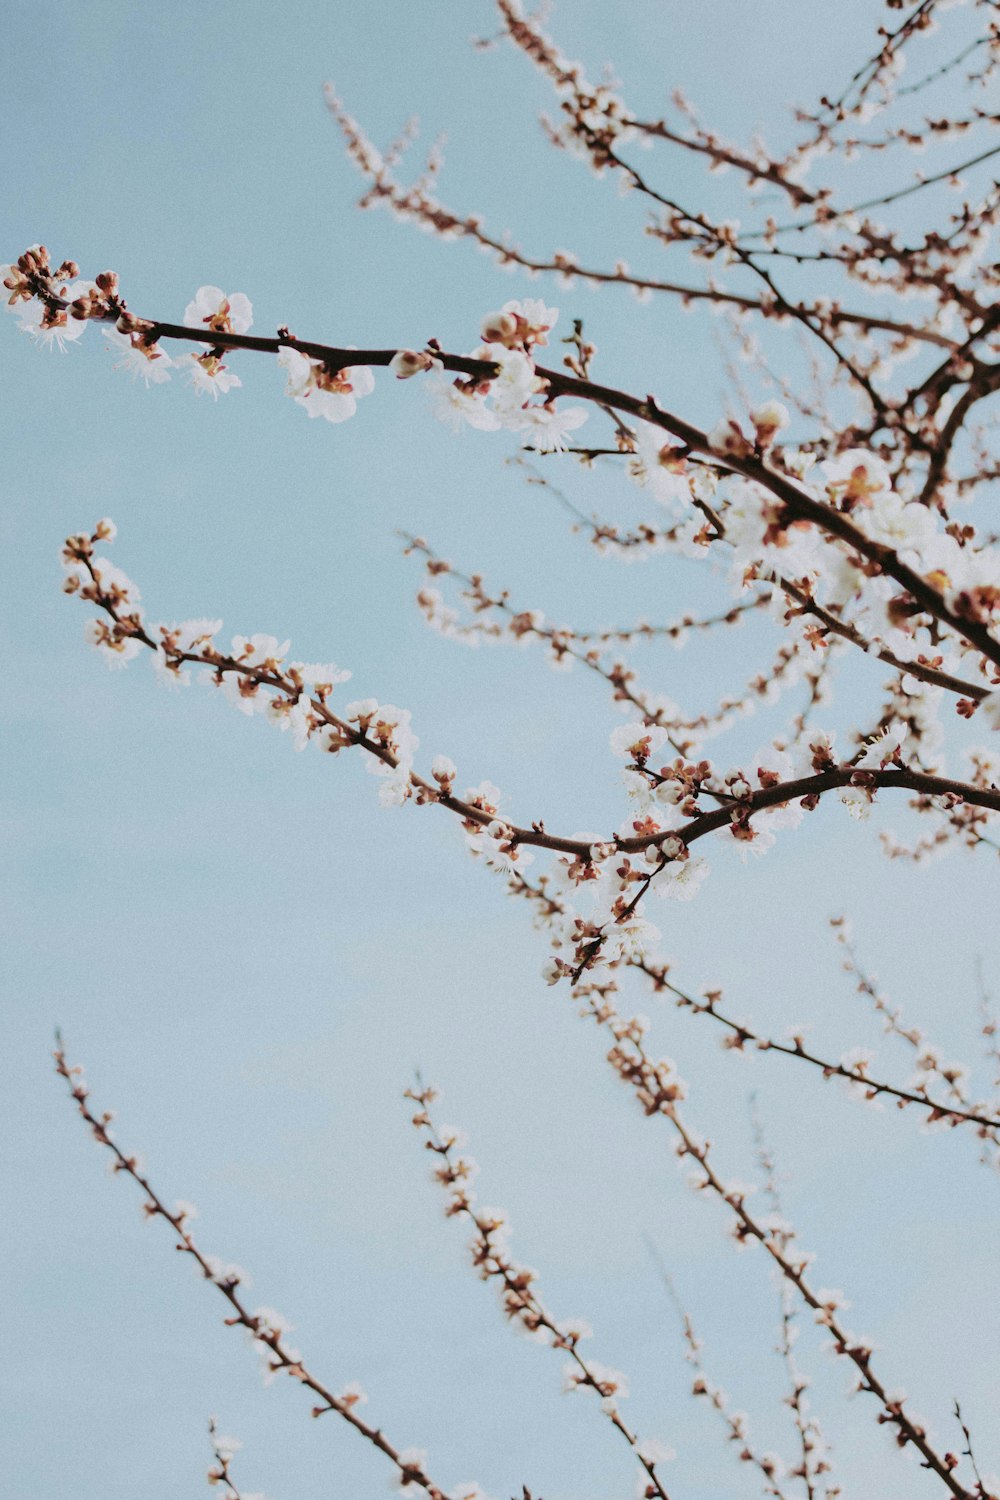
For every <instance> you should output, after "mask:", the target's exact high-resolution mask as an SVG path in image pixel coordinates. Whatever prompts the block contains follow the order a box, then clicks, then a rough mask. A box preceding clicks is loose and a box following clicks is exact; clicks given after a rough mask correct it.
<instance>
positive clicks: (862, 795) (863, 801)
mask: <svg viewBox="0 0 1000 1500" xmlns="http://www.w3.org/2000/svg"><path fill="white" fill-rule="evenodd" d="M840 800H841V802H842V803H843V804H844V806H845V807H846V808H847V811H848V812H849V813H850V815H851V817H852V818H857V819H858V821H859V822H864V820H865V819H866V818H868V817H870V816H871V810H872V801H871V798H870V797H869V795H868V793H867V792H866V791H865V789H864V787H860V786H845V787H844V790H843V791H842V792H841V794H840Z"/></svg>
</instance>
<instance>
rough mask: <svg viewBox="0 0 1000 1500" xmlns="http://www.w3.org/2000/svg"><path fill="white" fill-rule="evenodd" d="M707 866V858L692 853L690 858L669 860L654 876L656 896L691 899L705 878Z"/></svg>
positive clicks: (678, 899)
mask: <svg viewBox="0 0 1000 1500" xmlns="http://www.w3.org/2000/svg"><path fill="white" fill-rule="evenodd" d="M709 868H710V867H709V863H708V860H707V859H702V858H701V856H700V855H694V856H692V857H691V858H690V859H677V860H671V861H670V863H669V864H666V865H664V867H663V869H662V870H661V871H660V873H659V874H658V875H657V876H655V878H654V880H653V891H654V893H655V894H656V895H657V896H664V897H669V898H670V900H672V901H691V900H693V898H694V897H695V896H697V894H698V891H699V888H700V887H701V884H702V882H703V881H704V880H705V879H706V878H707V876H708V872H709Z"/></svg>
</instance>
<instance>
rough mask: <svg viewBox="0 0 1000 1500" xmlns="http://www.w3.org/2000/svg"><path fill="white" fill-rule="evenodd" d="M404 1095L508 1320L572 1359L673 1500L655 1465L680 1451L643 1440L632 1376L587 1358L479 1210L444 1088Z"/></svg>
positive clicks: (573, 1370) (576, 1325)
mask: <svg viewBox="0 0 1000 1500" xmlns="http://www.w3.org/2000/svg"><path fill="white" fill-rule="evenodd" d="M405 1097H406V1098H407V1099H412V1100H413V1102H414V1103H415V1104H416V1106H417V1112H416V1114H415V1115H414V1116H413V1124H414V1125H415V1126H416V1128H417V1129H418V1130H420V1131H422V1132H424V1134H425V1136H426V1139H425V1141H424V1145H425V1146H426V1148H427V1150H428V1151H431V1152H433V1153H434V1155H435V1156H437V1157H438V1159H439V1165H438V1166H437V1167H436V1168H435V1170H434V1177H435V1179H436V1181H437V1182H439V1183H440V1185H441V1186H442V1187H443V1188H444V1190H445V1192H446V1194H447V1196H448V1206H447V1208H446V1209H445V1213H446V1214H447V1215H448V1217H449V1218H456V1217H459V1218H465V1219H467V1220H468V1221H469V1223H470V1224H471V1225H472V1227H473V1230H474V1235H473V1239H472V1243H471V1245H470V1247H469V1248H470V1253H471V1255H472V1263H473V1265H474V1266H475V1267H476V1269H477V1270H478V1271H479V1274H480V1276H481V1277H482V1279H483V1280H484V1281H491V1280H495V1281H496V1282H497V1283H498V1286H499V1291H500V1297H501V1305H502V1307H503V1311H504V1315H505V1316H506V1317H507V1318H509V1319H510V1320H511V1321H512V1322H514V1323H515V1324H516V1325H517V1326H518V1327H519V1328H520V1329H521V1330H522V1331H523V1332H525V1333H527V1334H528V1335H529V1336H532V1335H534V1336H537V1337H539V1339H544V1340H545V1341H546V1342H547V1343H548V1344H549V1346H550V1347H551V1348H553V1349H561V1350H563V1351H565V1353H567V1354H568V1355H569V1364H568V1365H567V1367H566V1389H567V1390H569V1391H572V1390H591V1391H593V1392H594V1394H595V1395H596V1396H597V1397H598V1399H599V1401H600V1403H601V1411H602V1412H603V1414H604V1415H605V1416H606V1417H607V1418H608V1420H609V1421H610V1422H611V1425H612V1426H613V1427H614V1428H615V1430H616V1431H617V1432H619V1433H621V1435H622V1437H623V1438H624V1439H625V1441H626V1442H627V1443H628V1445H629V1447H630V1448H631V1449H632V1451H633V1453H634V1454H635V1457H636V1458H637V1459H638V1462H639V1465H640V1467H641V1468H642V1470H643V1472H644V1473H645V1475H646V1480H647V1482H646V1484H645V1485H644V1488H643V1491H642V1500H670V1497H669V1495H668V1494H667V1491H666V1489H665V1487H664V1485H663V1482H662V1480H661V1479H660V1477H659V1476H658V1474H657V1472H656V1468H657V1464H659V1463H661V1462H663V1461H664V1460H666V1459H668V1458H672V1457H673V1456H674V1455H673V1451H672V1450H671V1449H668V1448H666V1447H665V1446H664V1444H662V1443H660V1442H659V1441H658V1440H656V1439H647V1440H645V1441H640V1440H639V1438H638V1436H637V1435H636V1433H635V1432H633V1431H632V1430H631V1428H629V1426H628V1425H627V1423H626V1422H625V1420H624V1418H623V1417H622V1415H621V1412H620V1411H619V1408H618V1402H619V1401H620V1400H621V1399H622V1398H623V1397H625V1396H627V1395H628V1382H627V1381H626V1379H625V1377H624V1376H623V1375H621V1374H620V1373H619V1372H618V1371H617V1370H609V1369H607V1368H606V1367H605V1366H604V1365H600V1364H598V1363H597V1362H596V1360H588V1359H586V1358H585V1357H584V1356H583V1355H582V1354H581V1353H580V1349H579V1344H580V1340H581V1339H583V1338H587V1337H589V1334H590V1329H589V1327H588V1326H587V1325H586V1324H585V1323H583V1322H581V1321H580V1320H579V1319H569V1320H566V1319H564V1320H563V1321H562V1322H558V1323H557V1322H556V1321H555V1319H554V1318H553V1317H552V1315H551V1313H549V1312H548V1310H547V1309H546V1307H545V1306H544V1304H543V1303H542V1301H541V1299H540V1298H539V1296H538V1293H537V1292H536V1291H535V1290H534V1283H535V1280H536V1276H535V1273H534V1271H531V1270H529V1268H528V1267H527V1266H521V1265H518V1264H516V1263H515V1262H514V1261H513V1260H511V1258H510V1256H509V1254H508V1252H507V1248H506V1239H507V1221H506V1217H505V1215H504V1214H503V1213H502V1212H500V1211H499V1210H497V1209H491V1208H477V1207H476V1197H475V1194H474V1192H473V1191H472V1187H471V1181H472V1178H473V1177H475V1175H476V1173H477V1172H478V1170H479V1168H478V1166H477V1164H476V1162H475V1161H474V1160H473V1159H472V1158H471V1157H470V1156H466V1155H461V1154H459V1153H458V1149H457V1148H458V1146H459V1134H458V1132H457V1131H455V1130H453V1129H452V1127H451V1126H444V1125H442V1126H438V1125H435V1123H434V1120H433V1119H432V1117H431V1113H430V1106H431V1104H432V1103H433V1102H434V1100H435V1099H436V1098H437V1097H438V1095H437V1090H436V1089H434V1088H427V1087H425V1086H424V1085H423V1084H421V1083H420V1082H419V1081H418V1083H417V1086H416V1088H415V1089H407V1090H406V1095H405Z"/></svg>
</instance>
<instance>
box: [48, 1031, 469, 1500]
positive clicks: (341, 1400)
mask: <svg viewBox="0 0 1000 1500" xmlns="http://www.w3.org/2000/svg"><path fill="white" fill-rule="evenodd" d="M54 1056H55V1065H56V1072H57V1073H58V1075H59V1077H60V1078H62V1079H63V1080H64V1082H65V1084H66V1086H67V1088H68V1089H69V1092H70V1094H71V1096H72V1098H73V1100H74V1101H75V1103H76V1107H77V1110H78V1111H79V1113H80V1116H81V1118H82V1119H83V1121H84V1123H85V1124H86V1125H87V1126H88V1128H89V1130H90V1133H91V1135H92V1136H93V1138H94V1140H95V1141H96V1142H97V1143H98V1145H99V1146H104V1147H105V1148H106V1149H107V1150H108V1151H110V1152H111V1155H112V1157H113V1158H114V1171H115V1172H123V1173H124V1174H125V1176H126V1177H130V1178H131V1179H132V1181H133V1182H134V1183H136V1184H137V1186H138V1187H139V1188H140V1189H141V1190H142V1192H143V1194H144V1199H145V1201H144V1203H143V1212H144V1214H145V1215H146V1217H147V1218H148V1219H157V1218H159V1219H163V1220H164V1222H165V1223H167V1224H169V1225H170V1227H171V1229H172V1230H173V1231H174V1233H175V1234H176V1236H177V1245H176V1248H177V1249H178V1250H179V1251H180V1252H181V1254H182V1255H187V1256H190V1257H191V1259H192V1260H193V1261H194V1263H195V1264H196V1265H197V1267H198V1269H199V1270H200V1272H201V1274H202V1276H203V1277H204V1278H205V1280H206V1281H209V1282H211V1284H212V1286H214V1287H216V1288H217V1289H218V1290H219V1292H221V1294H222V1296H223V1297H224V1298H225V1300H226V1302H227V1303H228V1304H229V1308H230V1313H229V1316H228V1317H227V1318H226V1320H225V1321H226V1325H227V1327H230V1328H233V1327H239V1328H244V1329H246V1331H247V1333H249V1334H250V1336H251V1338H252V1340H253V1342H254V1344H255V1345H256V1347H257V1349H258V1350H259V1352H260V1354H261V1356H262V1358H263V1360H264V1365H265V1370H266V1373H267V1374H268V1375H269V1376H274V1375H289V1376H291V1377H292V1379H294V1380H298V1381H299V1382H300V1383H301V1384H302V1385H304V1386H305V1387H306V1389H307V1390H309V1391H312V1393H313V1395H314V1396H316V1397H317V1398H318V1403H319V1404H318V1405H316V1406H314V1407H313V1412H312V1414H313V1416H314V1417H320V1416H323V1414H324V1413H325V1412H328V1411H332V1412H335V1413H336V1414H337V1416H338V1417H341V1418H342V1419H343V1420H344V1421H345V1422H346V1423H348V1425H349V1426H350V1427H353V1429H354V1430H355V1432H358V1433H360V1435H361V1436H362V1437H363V1438H365V1439H366V1440H367V1441H368V1442H369V1443H371V1445H372V1446H373V1447H375V1448H377V1449H378V1450H379V1452H380V1453H384V1454H385V1456H386V1458H388V1459H389V1460H390V1462H391V1463H392V1464H393V1465H394V1467H395V1469H396V1471H397V1475H398V1479H399V1483H400V1485H401V1486H402V1487H403V1488H404V1489H406V1487H407V1486H414V1487H415V1489H420V1490H423V1491H424V1493H425V1494H426V1495H427V1496H428V1500H449V1496H448V1495H447V1494H446V1492H445V1491H444V1490H443V1489H441V1488H440V1487H439V1486H438V1485H436V1484H435V1483H434V1482H433V1480H431V1479H430V1478H429V1477H428V1475H427V1474H426V1472H425V1470H424V1467H423V1465H424V1460H425V1458H426V1455H425V1454H423V1453H420V1454H418V1453H417V1452H416V1450H415V1449H404V1450H400V1449H398V1448H396V1447H394V1446H393V1444H392V1443H391V1442H390V1441H389V1439H388V1438H387V1437H386V1436H385V1434H384V1433H383V1432H382V1430H381V1429H380V1428H377V1427H372V1426H370V1425H369V1424H368V1423H367V1422H365V1421H364V1419H363V1418H362V1417H360V1416H359V1415H358V1413H357V1410H356V1408H357V1407H358V1406H359V1405H361V1404H362V1403H363V1402H364V1401H366V1400H367V1397H366V1396H365V1395H364V1393H363V1392H361V1391H360V1389H359V1388H358V1387H356V1386H348V1387H347V1388H346V1389H345V1390H343V1391H341V1392H340V1393H339V1394H335V1393H334V1392H333V1391H332V1390H331V1389H330V1388H329V1387H328V1386H326V1385H324V1384H323V1383H322V1382H321V1381H320V1380H319V1379H318V1378H317V1377H316V1376H315V1375H313V1374H312V1372H311V1371H310V1370H309V1369H308V1368H307V1366H306V1365H305V1363H304V1362H303V1359H302V1356H301V1354H300V1353H299V1352H298V1350H297V1349H292V1348H290V1347H289V1345H288V1342H287V1338H286V1335H287V1332H288V1324H287V1323H286V1322H285V1320H284V1319H283V1318H282V1317H281V1315H280V1314H279V1313H276V1312H275V1311H274V1310H273V1308H265V1307H262V1308H257V1309H256V1310H255V1311H251V1310H250V1308H249V1306H248V1305H247V1303H246V1301H245V1300H244V1298H243V1296H242V1295H241V1294H240V1291H239V1287H240V1283H241V1281H242V1280H245V1276H246V1273H245V1272H242V1273H241V1272H240V1270H239V1268H238V1267H233V1266H229V1265H226V1264H225V1263H223V1262H222V1261H220V1260H219V1259H218V1258H217V1257H216V1256H214V1255H209V1254H208V1253H207V1252H205V1251H203V1250H201V1249H200V1248H199V1246H198V1245H197V1243H196V1242H195V1239H194V1235H193V1234H192V1232H191V1227H190V1219H191V1217H192V1213H191V1208H190V1205H188V1204H178V1205H176V1207H175V1208H173V1209H169V1208H167V1206H166V1204H165V1202H164V1201H163V1199H162V1198H161V1197H160V1195H159V1194H158V1193H157V1191H156V1189H155V1188H154V1187H153V1186H152V1184H151V1183H150V1181H149V1179H148V1177H147V1176H146V1175H145V1173H143V1172H142V1171H141V1170H140V1167H139V1163H138V1159H137V1158H136V1157H135V1156H134V1155H131V1154H129V1153H127V1152H125V1151H123V1150H122V1149H121V1147H120V1146H119V1145H118V1144H117V1142H116V1141H115V1140H114V1138H113V1137H112V1135H111V1134H110V1131H109V1126H110V1124H111V1121H112V1119H113V1118H114V1116H113V1115H112V1114H111V1113H110V1112H108V1111H104V1112H103V1113H101V1114H100V1115H97V1114H95V1113H94V1111H93V1109H92V1108H91V1105H90V1103H89V1099H90V1090H89V1089H88V1088H87V1085H86V1084H85V1083H84V1081H83V1069H82V1068H81V1067H79V1066H77V1065H70V1063H69V1062H67V1059H66V1053H65V1050H64V1048H63V1045H62V1038H61V1037H60V1036H59V1034H58V1033H57V1034H56V1050H55V1054H54ZM217 1457H218V1455H217ZM220 1477H222V1478H225V1479H226V1480H227V1482H228V1475H223V1476H220ZM452 1500H458V1497H452Z"/></svg>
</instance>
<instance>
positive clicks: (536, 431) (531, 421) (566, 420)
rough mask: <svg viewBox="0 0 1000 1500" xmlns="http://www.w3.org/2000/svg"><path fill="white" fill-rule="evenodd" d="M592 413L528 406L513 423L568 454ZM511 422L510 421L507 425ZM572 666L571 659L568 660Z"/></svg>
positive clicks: (535, 442)
mask: <svg viewBox="0 0 1000 1500" xmlns="http://www.w3.org/2000/svg"><path fill="white" fill-rule="evenodd" d="M587 416H588V413H587V411H586V408H585V407H582V406H526V407H525V408H524V410H523V411H521V412H520V413H519V417H518V420H517V422H516V423H511V424H509V425H511V426H513V427H514V428H515V431H517V432H523V433H525V435H526V436H527V438H528V439H529V441H530V442H531V445H532V447H534V448H537V449H538V452H539V453H564V452H565V451H566V448H567V447H568V445H569V435H570V433H571V432H575V431H576V430H577V428H578V427H582V426H583V424H584V422H586V420H587ZM505 425H508V424H505ZM566 665H567V666H568V665H569V659H568V658H567V659H566Z"/></svg>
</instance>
